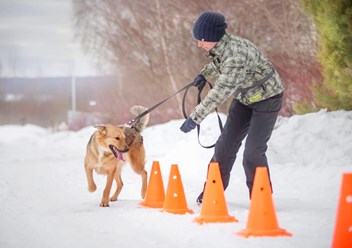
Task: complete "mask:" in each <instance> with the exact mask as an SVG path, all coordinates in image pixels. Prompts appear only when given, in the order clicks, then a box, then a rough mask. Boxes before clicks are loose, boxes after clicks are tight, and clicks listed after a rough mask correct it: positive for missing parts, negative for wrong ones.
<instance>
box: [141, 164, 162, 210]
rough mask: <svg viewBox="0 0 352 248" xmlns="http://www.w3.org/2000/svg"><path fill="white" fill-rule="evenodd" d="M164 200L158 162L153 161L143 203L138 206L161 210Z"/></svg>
mask: <svg viewBox="0 0 352 248" xmlns="http://www.w3.org/2000/svg"><path fill="white" fill-rule="evenodd" d="M164 200H165V190H164V184H163V179H162V176H161V172H160V165H159V162H158V161H153V165H152V169H151V172H150V177H149V184H148V188H147V193H146V194H145V199H144V201H142V202H140V203H139V205H141V206H144V207H149V208H162V207H163V205H164Z"/></svg>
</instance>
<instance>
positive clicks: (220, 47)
mask: <svg viewBox="0 0 352 248" xmlns="http://www.w3.org/2000/svg"><path fill="white" fill-rule="evenodd" d="M229 40H230V34H228V33H225V34H224V35H223V36H222V37H221V39H220V40H219V41H218V42H217V43H216V45H215V46H214V47H213V48H212V49H211V50H210V51H209V52H207V53H206V56H208V57H210V58H213V57H215V56H221V55H222V54H223V53H224V51H225V49H226V47H227V44H228V43H229Z"/></svg>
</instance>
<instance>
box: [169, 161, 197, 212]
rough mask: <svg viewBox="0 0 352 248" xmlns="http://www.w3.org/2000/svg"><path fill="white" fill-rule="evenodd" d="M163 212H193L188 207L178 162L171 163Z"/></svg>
mask: <svg viewBox="0 0 352 248" xmlns="http://www.w3.org/2000/svg"><path fill="white" fill-rule="evenodd" d="M163 212H168V213H172V214H186V213H190V214H193V211H192V210H191V209H188V207H187V202H186V197H185V192H184V189H183V185H182V180H181V175H180V172H179V170H178V165H177V164H173V165H171V170H170V175H169V182H168V185H167V190H166V195H165V201H164V206H163Z"/></svg>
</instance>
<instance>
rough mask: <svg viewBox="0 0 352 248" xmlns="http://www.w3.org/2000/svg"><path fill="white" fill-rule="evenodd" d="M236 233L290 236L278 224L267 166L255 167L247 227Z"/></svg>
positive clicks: (247, 235)
mask: <svg viewBox="0 0 352 248" xmlns="http://www.w3.org/2000/svg"><path fill="white" fill-rule="evenodd" d="M237 234H239V235H241V236H244V237H246V238H248V237H249V236H292V234H291V233H288V232H286V230H285V229H281V228H279V226H278V222H277V218H276V213H275V208H274V203H273V199H272V197H271V188H270V183H269V176H268V168H267V167H257V169H256V172H255V177H254V184H253V191H252V200H251V204H250V208H249V215H248V221H247V228H246V229H244V230H242V231H240V232H238V233H237Z"/></svg>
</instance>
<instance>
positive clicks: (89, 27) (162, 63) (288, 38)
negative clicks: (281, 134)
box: [73, 0, 320, 121]
mask: <svg viewBox="0 0 352 248" xmlns="http://www.w3.org/2000/svg"><path fill="white" fill-rule="evenodd" d="M73 6H74V13H75V17H76V27H77V28H76V34H77V37H78V38H79V39H80V40H81V41H82V43H83V45H84V47H85V48H86V50H87V51H88V52H91V53H94V54H95V55H96V56H97V57H99V58H100V59H101V61H102V62H103V63H106V64H108V65H109V66H111V68H112V70H114V71H115V72H116V73H118V74H119V75H120V76H119V77H120V80H119V81H118V82H116V91H111V90H109V89H108V91H109V92H108V93H107V94H110V95H113V99H119V101H120V100H121V99H122V98H126V96H128V99H126V101H125V102H124V104H126V107H128V106H130V105H132V104H131V102H133V99H134V100H135V99H138V101H140V103H141V104H144V105H147V106H150V105H152V104H155V103H156V102H157V101H158V100H161V99H163V98H164V97H166V96H168V95H170V94H171V93H173V92H175V91H176V90H177V89H179V88H181V87H182V86H183V85H185V84H186V83H188V82H190V80H192V79H193V78H194V76H195V75H196V74H198V72H199V71H200V70H201V68H202V67H203V65H204V64H205V63H207V62H208V60H207V59H206V58H205V57H203V56H202V52H201V51H200V50H199V48H197V46H196V43H195V40H194V39H193V38H192V33H191V31H192V26H193V23H194V21H195V20H196V18H197V17H198V15H199V14H200V13H201V12H203V11H206V10H213V11H219V12H222V13H223V14H224V15H225V16H226V18H227V22H228V23H229V28H228V31H229V32H232V33H235V34H237V35H239V36H242V37H244V38H247V39H250V40H251V41H253V42H254V43H255V44H257V45H258V46H259V47H260V48H261V49H262V50H263V51H264V52H265V53H266V54H267V55H268V56H269V57H270V58H271V59H272V61H273V62H274V64H275V66H276V69H277V70H278V71H279V72H280V74H281V75H282V76H283V78H284V80H285V81H286V88H287V94H286V98H285V104H284V108H283V111H282V113H283V114H286V115H289V114H291V113H292V103H293V102H295V101H300V100H301V99H303V98H310V94H311V93H310V91H309V90H307V89H308V86H309V84H310V83H311V82H312V81H314V80H313V79H314V78H319V75H320V74H319V67H318V63H317V60H316V57H315V50H316V40H315V39H314V28H313V25H312V22H311V20H310V19H309V18H308V17H307V16H306V15H305V14H304V13H303V11H302V8H301V6H300V5H299V3H298V1H296V0H287V1H281V0H271V1H267V0H247V1H246V0H241V1H232V0H223V1H208V0H198V1H187V0H162V1H160V0H145V1H124V0H101V1H90V0H75V1H73ZM141 96H145V97H143V98H141ZM180 101H181V98H180V96H178V97H176V98H174V99H172V101H170V102H168V105H167V106H165V107H164V106H162V107H160V108H158V109H157V110H156V111H155V113H154V118H156V119H158V120H159V121H165V120H168V119H170V118H176V117H179V116H180V111H179V106H180ZM187 103H188V104H189V106H191V105H193V104H194V100H188V101H187ZM224 109H225V108H224ZM116 111H117V110H116Z"/></svg>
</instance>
